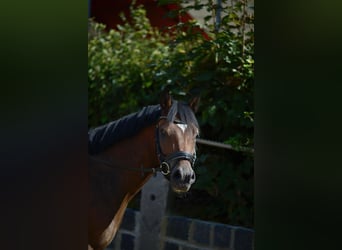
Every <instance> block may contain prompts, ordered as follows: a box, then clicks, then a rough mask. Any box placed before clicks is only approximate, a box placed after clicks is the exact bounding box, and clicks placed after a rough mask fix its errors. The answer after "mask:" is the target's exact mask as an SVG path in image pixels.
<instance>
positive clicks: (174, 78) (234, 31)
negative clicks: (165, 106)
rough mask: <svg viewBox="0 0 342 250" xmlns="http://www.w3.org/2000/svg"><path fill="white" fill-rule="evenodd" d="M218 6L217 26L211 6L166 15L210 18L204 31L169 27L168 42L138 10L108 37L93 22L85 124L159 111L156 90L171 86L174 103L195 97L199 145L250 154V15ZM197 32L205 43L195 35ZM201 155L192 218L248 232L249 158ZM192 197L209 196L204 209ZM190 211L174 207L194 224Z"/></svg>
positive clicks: (240, 4)
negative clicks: (214, 143) (207, 142)
mask: <svg viewBox="0 0 342 250" xmlns="http://www.w3.org/2000/svg"><path fill="white" fill-rule="evenodd" d="M162 2H164V3H170V2H173V3H174V2H177V3H178V2H181V1H165V0H164V1H159V3H160V4H163V3H162ZM204 2H205V3H204ZM222 2H223V3H224V7H223V9H222V19H221V22H220V23H217V22H216V19H215V18H214V17H215V14H216V6H215V5H214V4H213V1H194V2H192V4H191V5H186V6H185V7H184V8H183V9H181V10H178V11H177V12H172V13H170V15H171V16H172V15H173V16H179V15H182V13H183V12H184V11H188V10H190V9H193V10H199V9H203V8H204V9H206V10H208V11H209V14H208V16H207V17H205V18H204V19H205V20H206V23H205V24H202V25H200V24H198V23H197V22H195V21H193V22H189V23H179V24H177V25H175V26H174V27H171V28H170V29H171V30H173V31H174V33H173V34H172V35H170V36H169V35H166V34H161V33H159V32H158V31H157V30H156V29H154V28H152V27H151V25H150V24H149V21H148V19H147V18H146V16H145V11H144V9H143V8H142V7H136V6H135V7H132V8H131V16H132V22H131V23H130V22H128V21H126V22H125V24H124V25H122V26H118V28H117V30H111V31H109V32H108V33H107V32H104V26H103V25H100V24H97V23H95V22H93V21H91V22H90V32H89V34H90V35H89V45H88V58H89V59H88V60H89V69H88V81H89V125H90V126H92V127H93V126H98V125H100V124H103V123H105V122H108V121H111V120H114V119H116V118H119V117H121V116H122V115H125V114H128V113H131V112H134V111H137V110H139V109H140V108H141V107H143V106H146V105H149V104H156V103H157V102H158V96H159V92H160V90H161V89H162V88H163V87H164V86H165V85H166V84H168V85H170V86H171V87H172V88H171V89H172V93H173V96H174V97H175V98H176V99H188V98H189V96H191V95H196V94H198V93H200V96H201V104H200V107H199V112H198V114H197V115H196V116H197V118H198V120H199V123H200V127H201V128H200V129H201V132H200V136H201V137H202V138H206V139H212V140H218V141H222V142H225V143H229V144H231V145H233V146H234V147H235V148H237V149H238V148H239V147H251V148H252V147H253V126H254V109H253V82H254V69H253V67H254V35H253V13H252V14H250V12H247V8H248V5H247V2H246V1H232V4H231V5H230V4H226V1H222ZM215 3H216V2H215ZM123 18H124V17H123ZM199 27H202V28H204V29H205V31H206V33H207V34H208V35H209V37H210V39H205V38H204V37H203V36H202V34H201V33H200V32H198V28H199ZM198 156H199V159H198V161H197V164H196V165H197V167H196V174H197V181H196V183H195V184H194V186H193V188H192V190H193V191H192V193H193V195H192V196H193V197H191V196H190V197H189V199H193V205H194V206H196V207H197V208H200V209H198V212H196V216H198V217H200V218H202V219H208V220H217V221H220V222H225V223H230V224H237V225H244V226H253V176H254V174H253V158H254V157H253V155H252V154H250V153H243V152H238V151H228V150H223V149H218V148H213V147H208V146H204V145H198ZM196 194H201V195H203V196H205V197H207V198H208V199H209V200H210V201H211V202H210V204H204V205H203V204H202V203H201V202H200V201H199V200H200V197H197V198H196V197H195V196H196ZM202 198H203V197H202ZM208 199H207V200H208ZM196 201H198V203H196ZM204 203H205V202H204ZM176 210H177V209H176ZM189 211H190V212H189ZM194 211H195V209H189V210H185V209H182V208H179V209H178V210H177V211H175V212H182V213H183V214H184V215H187V216H192V217H193V215H194V213H195V212H194Z"/></svg>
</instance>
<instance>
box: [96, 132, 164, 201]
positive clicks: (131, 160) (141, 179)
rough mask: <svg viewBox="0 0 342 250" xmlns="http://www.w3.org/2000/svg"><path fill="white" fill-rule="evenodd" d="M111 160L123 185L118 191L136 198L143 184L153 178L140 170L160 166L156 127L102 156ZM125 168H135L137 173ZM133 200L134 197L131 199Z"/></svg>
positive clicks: (119, 144)
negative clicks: (157, 152)
mask: <svg viewBox="0 0 342 250" xmlns="http://www.w3.org/2000/svg"><path fill="white" fill-rule="evenodd" d="M100 157H104V158H107V159H110V160H111V161H112V162H113V163H114V164H115V166H118V167H119V168H115V167H113V169H112V171H113V173H114V174H115V175H116V176H119V177H120V178H119V179H117V182H119V183H120V184H121V185H120V186H117V187H116V190H119V189H121V191H120V193H121V194H122V193H127V194H129V196H134V195H135V194H136V193H137V192H138V191H139V190H140V188H141V187H142V186H143V184H144V183H145V182H146V181H147V180H148V179H149V178H150V177H151V174H150V173H148V174H146V173H144V174H143V173H142V171H138V169H139V168H153V167H156V166H158V164H159V161H158V158H157V154H156V146H155V127H154V126H150V127H147V128H145V129H143V130H142V131H141V132H140V133H139V134H138V135H136V136H134V137H132V138H129V139H125V140H123V141H122V142H121V143H118V144H116V145H114V146H112V147H111V148H109V149H108V150H106V151H105V152H104V153H102V154H101V155H100ZM124 168H135V169H136V170H137V171H132V170H125V169H124ZM130 198H132V197H130Z"/></svg>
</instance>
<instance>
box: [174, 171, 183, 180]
mask: <svg viewBox="0 0 342 250" xmlns="http://www.w3.org/2000/svg"><path fill="white" fill-rule="evenodd" d="M181 178H182V174H181V171H180V170H179V169H178V170H177V171H175V172H174V173H173V179H175V180H180V179H181Z"/></svg>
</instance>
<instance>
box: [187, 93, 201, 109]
mask: <svg viewBox="0 0 342 250" xmlns="http://www.w3.org/2000/svg"><path fill="white" fill-rule="evenodd" d="M199 102H200V97H199V96H195V97H193V98H192V99H191V100H190V102H189V106H190V108H191V109H192V111H194V113H196V112H197V110H198V106H199Z"/></svg>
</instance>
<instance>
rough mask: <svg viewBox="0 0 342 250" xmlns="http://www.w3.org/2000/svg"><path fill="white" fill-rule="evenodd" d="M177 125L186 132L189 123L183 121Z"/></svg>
mask: <svg viewBox="0 0 342 250" xmlns="http://www.w3.org/2000/svg"><path fill="white" fill-rule="evenodd" d="M176 125H177V127H179V128H180V129H181V130H182V132H183V134H184V132H185V130H186V128H187V127H188V124H183V123H178V124H176Z"/></svg>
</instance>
